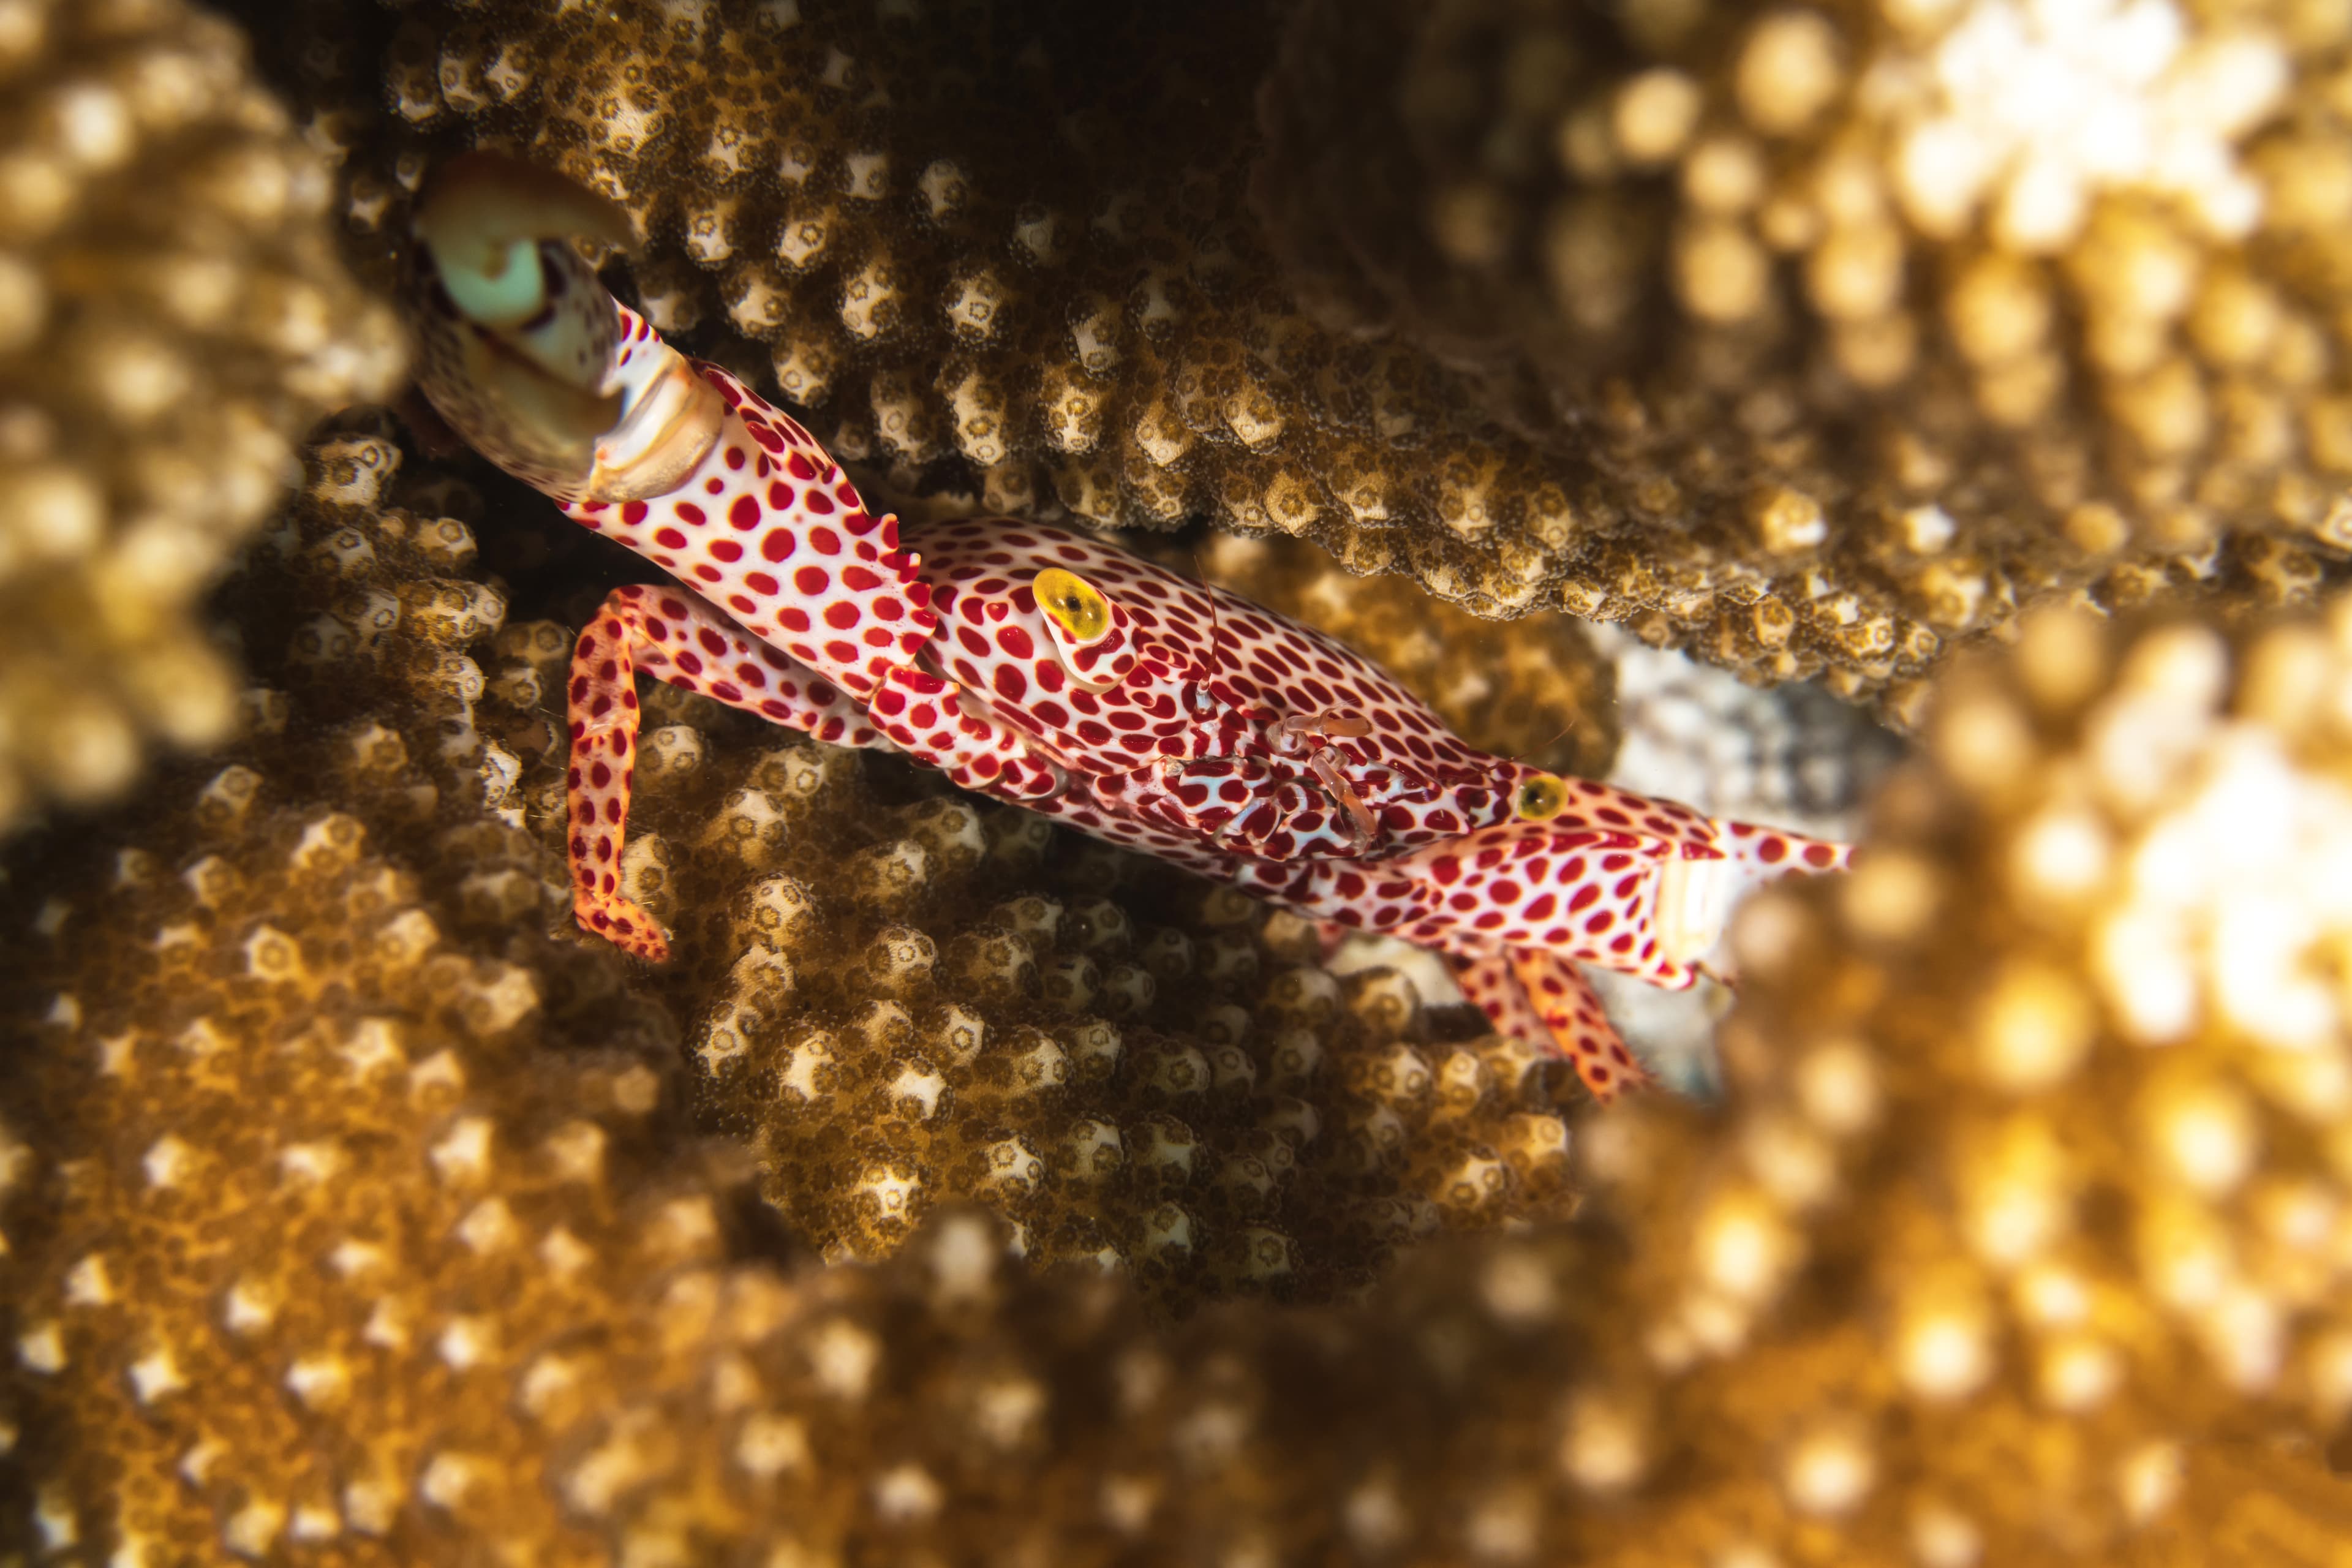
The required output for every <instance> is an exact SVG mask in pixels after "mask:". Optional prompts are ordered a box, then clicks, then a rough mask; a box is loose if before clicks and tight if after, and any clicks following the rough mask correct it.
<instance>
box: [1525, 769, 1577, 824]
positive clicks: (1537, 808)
mask: <svg viewBox="0 0 2352 1568" xmlns="http://www.w3.org/2000/svg"><path fill="white" fill-rule="evenodd" d="M1517 804H1518V810H1519V819H1520V820H1521V821H1523V822H1549V821H1550V820H1551V819H1552V818H1553V817H1555V816H1559V812H1560V807H1562V806H1564V805H1567V804H1568V786H1567V785H1566V784H1562V783H1560V782H1559V779H1558V778H1556V777H1554V776H1553V775H1552V774H1550V773H1538V774H1536V775H1535V776H1534V777H1533V778H1531V779H1529V780H1528V782H1527V783H1525V784H1521V785H1520V786H1519V798H1518V803H1517Z"/></svg>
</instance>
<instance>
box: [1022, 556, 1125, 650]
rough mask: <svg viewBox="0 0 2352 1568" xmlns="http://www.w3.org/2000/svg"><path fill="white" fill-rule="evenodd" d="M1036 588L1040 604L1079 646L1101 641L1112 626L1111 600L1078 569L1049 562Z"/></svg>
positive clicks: (1038, 579) (1039, 575)
mask: <svg viewBox="0 0 2352 1568" xmlns="http://www.w3.org/2000/svg"><path fill="white" fill-rule="evenodd" d="M1034 592H1035V594H1036V595H1037V607H1038V608H1039V609H1041V610H1043V611H1045V614H1046V615H1048V616H1052V617H1053V620H1054V624H1055V626H1059V627H1061V628H1062V630H1063V632H1064V633H1065V634H1066V636H1067V637H1069V639H1070V641H1072V642H1073V643H1076V645H1077V646H1078V647H1085V646H1086V645H1087V644H1088V643H1090V642H1096V641H1098V640H1099V639H1100V638H1101V637H1102V635H1103V634H1104V633H1105V632H1107V631H1108V630H1110V601H1109V600H1108V599H1106V598H1104V597H1103V596H1102V590H1101V589H1099V588H1097V587H1096V586H1095V585H1094V584H1092V583H1089V582H1087V580H1086V579H1085V578H1084V577H1081V576H1079V575H1078V574H1076V573H1075V572H1065V571H1063V570H1062V569H1061V568H1060V567H1059V566H1048V567H1046V568H1045V570H1044V571H1043V572H1040V573H1038V574H1037V581H1036V583H1035V584H1034Z"/></svg>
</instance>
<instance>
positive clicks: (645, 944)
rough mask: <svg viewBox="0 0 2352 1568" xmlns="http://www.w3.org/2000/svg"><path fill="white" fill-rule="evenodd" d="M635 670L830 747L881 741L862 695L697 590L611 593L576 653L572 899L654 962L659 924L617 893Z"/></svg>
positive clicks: (633, 736) (616, 938)
mask: <svg viewBox="0 0 2352 1568" xmlns="http://www.w3.org/2000/svg"><path fill="white" fill-rule="evenodd" d="M639 670H643V671H644V672H645V673H646V674H647V675H650V676H653V677H654V678H655V679H658V680H665V681H667V682H668V683H669V684H670V685H672V686H677V687H681V688H683V689H686V690H688V691H698V692H701V693H702V694H703V695H705V696H707V697H714V698H716V699H718V700H719V701H721V702H724V703H727V704H728V705H729V706H730V707H735V708H740V709H743V710H746V711H747V712H751V713H757V714H759V715H760V716H761V718H763V719H769V720H772V721H775V722H777V723H779V724H789V725H791V726H793V728H794V729H797V730H804V731H807V732H808V733H809V734H811V735H814V736H815V737H816V738H817V739H818V740H820V741H826V742H832V743H833V744H835V745H842V746H879V745H884V744H887V742H885V740H884V739H883V737H882V735H881V733H880V731H877V729H876V728H875V726H874V725H873V723H872V722H870V721H869V720H868V719H867V717H866V711H865V710H864V708H863V707H862V706H861V705H860V704H858V703H856V702H855V701H853V700H850V699H849V698H848V697H847V696H846V695H845V694H844V693H843V692H842V691H841V690H840V689H838V688H836V687H835V686H834V685H833V684H832V683H831V682H830V681H828V680H826V679H824V677H823V676H820V675H818V674H816V673H815V672H814V671H813V670H811V669H808V668H805V667H804V666H802V665H800V664H797V663H795V662H794V661H793V660H792V659H790V658H785V657H784V656H783V655H782V654H780V653H778V652H776V651H775V650H774V649H772V648H771V647H767V646H766V645H765V644H763V643H761V642H760V641H759V640H758V639H756V638H754V637H751V636H750V635H749V634H748V633H746V632H745V631H744V630H743V628H742V627H741V626H738V625H737V624H736V623H735V622H734V621H732V620H730V619H729V618H728V617H727V616H725V615H723V614H721V613H720V612H719V610H718V609H717V608H715V607H714V606H713V605H709V603H707V602H706V601H704V600H703V599H701V598H699V597H698V596H697V595H693V594H690V593H688V592H687V591H686V590H685V589H683V588H680V587H677V585H675V584H667V585H661V586H650V587H635V588H615V589H614V590H613V592H612V594H611V595H610V596H609V597H607V598H606V599H605V601H604V608H603V609H601V610H599V611H598V612H597V613H596V616H595V617H594V618H593V619H592V620H591V621H590V622H589V623H588V625H587V626H586V628H585V629H583V631H582V632H581V634H580V641H579V643H578V645H577V646H576V647H574V649H573V651H572V683H571V686H570V688H569V690H568V696H567V702H566V706H567V710H568V716H569V718H570V721H571V730H572V764H571V771H570V773H568V774H567V775H566V779H565V786H566V787H565V808H566V813H567V820H568V821H569V823H570V825H571V830H572V831H571V837H570V841H569V844H568V846H567V847H568V848H569V850H570V853H571V863H572V910H573V912H574V913H575V914H576V915H577V917H578V918H579V921H580V923H581V924H582V925H583V926H585V927H586V928H588V929H589V930H590V931H596V932H598V933H599V934H600V935H603V936H605V937H608V938H610V939H611V940H612V941H613V942H616V943H618V944H619V945H620V946H622V947H624V948H626V949H627V950H628V951H629V952H633V953H635V954H636V955H637V956H638V957H640V958H647V959H653V960H656V961H658V960H660V959H663V958H666V957H667V956H668V953H669V943H668V942H667V939H665V938H664V937H663V935H662V932H661V928H660V926H659V925H657V924H656V922H655V921H654V919H653V917H652V916H651V915H649V914H647V913H646V911H645V910H644V909H643V908H641V907H640V906H638V905H637V904H635V903H633V902H632V901H630V900H628V899H627V898H625V897H624V896H623V895H622V893H621V890H620V870H621V852H622V848H623V847H624V846H625V843H626V842H627V836H628V827H629V791H630V787H631V785H632V784H633V783H634V782H635V777H636V744H637V689H636V676H637V672H638V671H639Z"/></svg>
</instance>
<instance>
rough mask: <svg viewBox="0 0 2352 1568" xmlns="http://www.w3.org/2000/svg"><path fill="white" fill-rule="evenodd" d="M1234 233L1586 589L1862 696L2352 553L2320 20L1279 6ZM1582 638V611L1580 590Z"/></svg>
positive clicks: (2270, 583)
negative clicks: (1259, 222)
mask: <svg viewBox="0 0 2352 1568" xmlns="http://www.w3.org/2000/svg"><path fill="white" fill-rule="evenodd" d="M1291 26H1292V31H1291V33H1290V36H1289V37H1288V39H1287V42H1286V50H1285V55H1284V60H1283V64H1282V67H1281V68H1279V69H1278V70H1277V71H1276V73H1275V75H1274V76H1273V77H1272V78H1271V79H1269V81H1268V83H1267V85H1266V88H1265V93H1264V96H1263V98H1262V100H1261V101H1262V104H1263V107H1264V111H1265V117H1266V120H1267V123H1268V126H1269V130H1270V132H1271V147H1270V149H1269V152H1268V153H1267V155H1266V157H1265V160H1264V161H1263V163H1262V164H1261V166H1260V170H1259V174H1258V177H1257V184H1256V187H1255V197H1256V203H1257V206H1258V208H1259V211H1260V212H1261V213H1262V214H1263V215H1264V216H1265V219H1266V221H1267V223H1268V226H1269V231H1270V234H1271V237H1272V238H1273V240H1274V243H1275V244H1276V248H1277V249H1278V250H1280V251H1281V252H1282V253H1283V255H1284V258H1285V260H1286V264H1287V268H1288V271H1289V273H1290V275H1291V277H1292V278H1293V279H1294V280H1295V281H1296V282H1297V285H1298V287H1299V288H1300V289H1301V292H1302V296H1303V299H1304V301H1305V303H1306V304H1307V306H1308V307H1309V308H1310V309H1311V310H1314V312H1315V313H1316V315H1317V317H1318V320H1320V321H1323V322H1324V323H1325V324H1327V325H1328V326H1330V327H1331V328H1333V329H1334V330H1338V331H1347V332H1352V333H1356V334H1360V335H1364V334H1373V335H1378V334H1385V333H1387V332H1389V331H1394V332H1395V333H1397V334H1398V335H1399V336H1400V337H1401V338H1402V339H1403V340H1404V341H1407V342H1412V343H1415V344H1418V345H1419V346H1421V347H1422V348H1423V349H1424V350H1426V351H1427V352H1428V353H1431V354H1433V356H1435V357H1436V358H1438V359H1440V360H1442V361H1444V363H1448V364H1450V365H1453V366H1454V367H1457V368H1458V369H1460V370H1462V371H1464V372H1465V374H1468V375H1470V376H1471V377H1472V378H1474V379H1475V381H1476V382H1477V383H1478V384H1480V385H1481V386H1482V388H1483V389H1484V390H1483V395H1484V397H1485V399H1486V402H1487V404H1488V405H1489V406H1492V407H1494V408H1496V410H1497V412H1498V413H1501V414H1503V415H1504V416H1506V417H1507V418H1508V419H1509V421H1510V422H1511V423H1512V424H1513V425H1514V426H1516V427H1517V428H1519V429H1520V430H1522V431H1523V432H1525V433H1527V434H1528V435H1529V436H1530V437H1532V438H1535V439H1537V440H1538V441H1542V442H1544V443H1546V444H1547V445H1549V446H1553V447H1560V448H1562V449H1567V450H1574V451H1577V452H1580V453H1583V454H1586V455H1588V456H1589V458H1591V461H1592V462H1593V463H1594V464H1595V465H1596V466H1597V468H1599V470H1600V472H1601V484H1602V487H1603V489H1605V491H1606V492H1607V493H1610V494H1612V496H1613V497H1614V498H1616V500H1617V501H1618V504H1619V505H1620V506H1622V507H1623V508H1624V509H1626V510H1627V512H1628V513H1629V516H1630V517H1631V518H1634V519H1639V520H1641V521H1642V522H1643V526H1645V527H1646V528H1648V529H1651V530H1654V531H1658V532H1660V533H1662V534H1664V535H1665V536H1667V538H1669V539H1671V541H1672V543H1671V544H1666V543H1663V542H1655V541H1653V542H1646V543H1645V542H1641V541H1640V540H1638V539H1636V538H1633V537H1630V536H1628V537H1622V538H1620V539H1615V540H1611V541H1608V542H1605V543H1603V544H1602V545H1601V550H1600V553H1599V555H1598V556H1597V557H1596V558H1595V559H1594V560H1593V561H1591V563H1588V565H1587V567H1586V569H1585V570H1584V571H1583V572H1581V573H1580V574H1578V575H1579V576H1580V578H1581V582H1580V584H1579V588H1580V591H1581V592H1583V593H1585V594H1587V595H1592V594H1595V593H1596V592H1598V593H1599V594H1600V595H1601V596H1602V597H1605V596H1606V595H1608V594H1609V593H1610V592H1612V591H1613V590H1612V588H1611V583H1612V578H1617V579H1622V580H1623V581H1625V582H1627V583H1633V582H1637V581H1639V580H1640V579H1641V578H1642V577H1643V576H1644V575H1649V576H1654V577H1655V578H1656V579H1657V580H1658V581H1659V583H1660V584H1662V585H1664V584H1681V585H1682V588H1683V591H1684V592H1685V593H1686V594H1696V595H1702V596H1704V595H1716V596H1717V598H1718V600H1719V602H1718V603H1717V604H1715V605H1690V606H1688V607H1687V608H1686V609H1685V608H1677V607H1675V606H1674V605H1672V604H1670V603H1669V604H1668V605H1665V610H1666V615H1667V616H1668V618H1669V619H1671V620H1674V621H1676V622H1679V623H1681V626H1682V631H1681V635H1682V636H1685V637H1690V636H1693V635H1694V634H1696V637H1697V644H1698V646H1699V647H1700V648H1701V649H1702V651H1703V652H1704V653H1705V655H1706V657H1708V658H1716V659H1718V660H1720V661H1723V662H1727V663H1730V664H1733V665H1736V666H1739V667H1743V668H1749V669H1754V670H1757V671H1759V672H1763V673H1767V674H1773V675H1780V674H1787V673H1793V672H1796V671H1798V670H1801V669H1803V668H1808V667H1809V666H1810V665H1811V663H1812V662H1813V661H1814V659H1815V658H1827V659H1828V660H1829V661H1830V662H1831V663H1832V665H1834V666H1837V667H1840V668H1841V669H1842V671H1843V672H1844V675H1843V678H1844V679H1846V680H1848V681H1849V682H1851V681H1852V680H1853V678H1854V676H1855V675H1857V674H1858V675H1860V676H1862V677H1864V678H1866V679H1868V680H1870V681H1876V680H1879V679H1884V678H1885V674H1886V673H1887V672H1890V671H1898V670H1902V669H1906V668H1916V667H1917V665H1918V664H1919V663H1921V662H1922V661H1923V660H1924V659H1925V658H1927V656H1928V655H1929V654H1930V653H1931V652H1932V651H1933V650H1934V648H1935V647H1936V646H1937V643H1938V641H1939V640H1941V639H1948V638H1952V637H1964V636H1966V635H1967V634H1969V633H1971V632H1974V631H1978V630H1980V629H1982V628H1984V627H1986V626H1995V625H1999V624H2000V623H2002V622H2004V621H2005V620H2006V619H2007V618H2008V617H2009V616H2011V614H2012V613H2013V611H2014V609H2015V608H2016V606H2017V605H2019V604H2021V603H2023V602H2026V601H2029V600H2032V599H2034V598H2036V597H2039V596H2042V595H2047V594H2049V593H2052V592H2053V591H2059V590H2067V589H2073V588H2076V587H2088V588H2090V589H2092V590H2093V591H2094V592H2095V594H2096V595H2098V596H2099V597H2100V598H2101V599H2103V600H2104V601H2105V602H2107V603H2109V604H2111V605H2113V604H2126V605H2128V604H2137V603H2140V602H2144V601H2146V600H2147V599H2150V598H2154V597H2162V596H2171V595H2182V594H2194V593H2199V592H2202V591H2205V590H2207V589H2209V588H2210V586H2212V585H2213V584H2214V583H2215V582H2216V580H2217V579H2221V578H2226V579H2229V580H2231V586H2232V587H2233V589H2234V590H2235V591H2236V592H2237V593H2238V594H2239V595H2240V596H2242V597H2250V598H2252V600H2254V601H2255V602H2260V603H2275V602H2278V601H2279V600H2281V599H2283V598H2285V599H2291V598H2294V597H2295V596H2296V595H2298V594H2300V593H2303V592H2306V591H2307V590H2308V588H2309V587H2310V586H2311V585H2312V584H2314V583H2315V581H2316V580H2317V578H2318V576H2319V574H2321V572H2322V571H2323V570H2324V569H2325V568H2326V565H2327V564H2329V563H2336V562H2340V561H2341V560H2342V559H2343V552H2344V551H2345V550H2346V549H2347V547H2352V531H2347V519H2352V512H2348V511H2347V510H2346V508H2345V507H2344V505H2343V504H2342V502H2341V500H2340V497H2341V494H2342V492H2343V490H2344V488H2345V485H2346V481H2347V479H2352V447H2346V446H2345V445H2344V444H2343V443H2342V442H2341V441H2340V440H2339V439H2338V438H2337V436H2336V431H2335V428H2334V424H2333V421H2335V420H2336V413H2335V412H2334V410H2335V409H2336V407H2337V405H2339V404H2340V403H2341V402H2342V401H2343V398H2344V396H2345V392H2346V388H2347V385H2352V381H2347V376H2346V374H2345V372H2344V370H2343V369H2342V366H2341V364H2340V363H2338V362H2339V360H2340V359H2341V352H2342V351H2341V345H2340V343H2339V342H2338V341H2337V340H2338V337H2339V327H2338V317H2339V316H2340V315H2341V313H2342V310H2343V305H2344V302H2345V300H2346V298H2347V296H2346V295H2345V293H2344V289H2343V286H2342V282H2341V280H2340V279H2339V278H2338V277H2337V276H2336V273H2335V271H2334V270H2333V269H2332V268H2330V267H2329V266H2328V265H2327V264H2326V262H2324V261H2322V260H2321V257H2322V255H2323V254H2324V253H2325V252H2326V250H2327V249H2328V247H2330V246H2332V245H2334V244H2336V242H2337V238H2338V237H2340V236H2341V235H2342V233H2343V232H2344V224H2345V222H2346V218H2347V210H2346V209H2345V208H2344V207H2343V206H2342V205H2341V204H2340V203H2336V201H2335V199H2334V197H2333V196H2332V195H2321V192H2322V190H2323V189H2325V190H2327V191H2330V192H2332V191H2334V190H2335V189H2336V186H2335V185H2334V184H2330V183H2329V182H2330V181H2332V180H2334V179H2335V177H2336V176H2335V174H2333V173H2332V171H2334V170H2336V167H2337V166H2338V165H2339V164H2340V163H2342V162H2343V160H2344V148H2345V146H2346V144H2347V143H2346V130H2345V125H2344V123H2343V121H2341V119H2340V117H2339V116H2338V113H2337V110H2336V106H2335V100H2334V97H2333V88H2332V86H2331V85H2330V83H2331V82H2332V79H2333V73H2334V72H2335V70H2336V68H2337V62H2338V61H2339V59H2340V57H2341V55H2342V53H2343V50H2344V48H2345V47H2346V44H2347V41H2352V36H2347V33H2346V31H2345V29H2344V28H2343V26H2342V25H2341V23H2340V21H2335V20H2329V21H2322V20H2321V19H2320V18H2318V17H2317V16H2314V15H2312V14H2310V13H2308V12H2307V11H2305V10H2300V9H2297V8H2295V7H2293V6H2288V5H2275V6H2273V5H2262V6H2255V7H2252V8H2238V9H2233V10H2231V11H2230V12H2228V13H2227V14H2226V15H2223V14H2221V13H2212V14H2205V13H2198V12H2194V11H2191V10H2189V9H2185V8H2178V7H2175V6H2174V5H2170V4H2162V5H2118V6H2095V7H2091V8H2088V9H2080V8H2077V9H2069V10H2064V11H2048V10H2044V9H2039V8H2036V7H2032V6H2030V5H2012V4H2011V3H2010V0H1969V3H1966V4H1958V5H1912V4H1908V3H1906V0H1885V3H1884V4H1844V3H1839V4H1830V5H1817V6H1815V5H1780V4H1777V3H1774V4H1750V3H1748V0H1729V3H1726V4H1719V5H1705V4H1683V3H1681V0H1655V3H1654V4H1648V5H1633V6H1630V7H1624V8H1621V9H1599V10H1596V9H1594V8H1592V7H1591V6H1586V5H1575V4H1570V3H1569V0H1559V3H1558V4H1549V3H1546V4H1537V5H1495V4H1489V3H1487V0H1383V3H1380V4H1374V5H1355V4H1352V3H1346V0H1309V3H1308V4H1306V5H1302V6H1301V7H1300V8H1299V11H1298V14H1297V16H1296V17H1295V18H1294V20H1293V22H1292V24H1291ZM1592 607H1593V608H1594V609H1596V610H1599V611H1600V612H1601V613H1610V612H1609V611H1608V610H1607V609H1606V608H1605V606H1604V605H1602V604H1601V602H1600V601H1599V600H1596V601H1595V603H1594V605H1593V606H1592Z"/></svg>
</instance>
